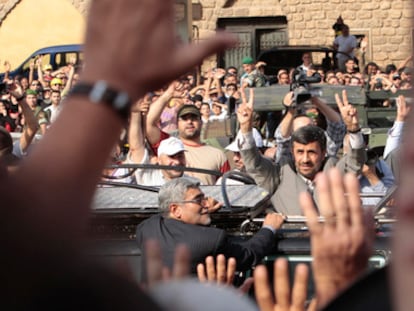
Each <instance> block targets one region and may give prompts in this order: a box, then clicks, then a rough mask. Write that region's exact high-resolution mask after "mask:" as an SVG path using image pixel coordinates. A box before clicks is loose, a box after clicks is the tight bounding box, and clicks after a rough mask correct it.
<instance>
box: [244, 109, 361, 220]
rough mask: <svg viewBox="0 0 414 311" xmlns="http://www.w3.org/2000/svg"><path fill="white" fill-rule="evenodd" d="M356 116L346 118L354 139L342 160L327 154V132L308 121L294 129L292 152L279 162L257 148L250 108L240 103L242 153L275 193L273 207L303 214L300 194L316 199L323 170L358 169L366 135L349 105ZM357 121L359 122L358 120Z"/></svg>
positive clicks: (248, 168)
mask: <svg viewBox="0 0 414 311" xmlns="http://www.w3.org/2000/svg"><path fill="white" fill-rule="evenodd" d="M346 109H348V110H349V114H350V116H351V117H352V119H353V120H354V121H353V122H354V123H352V122H345V124H346V126H347V129H348V133H349V135H350V137H352V138H351V140H352V142H351V143H350V144H351V150H350V152H349V153H348V154H345V155H344V156H343V157H342V158H341V159H340V160H338V159H337V158H336V157H330V156H327V147H326V136H325V132H324V130H323V129H321V128H320V127H318V126H315V125H306V126H302V127H300V128H298V129H297V130H296V131H294V132H293V133H292V147H291V154H292V156H282V157H281V159H280V160H279V162H277V163H274V162H273V161H272V160H270V159H267V158H265V157H263V156H262V155H261V154H260V152H259V151H258V150H257V148H256V146H255V144H254V140H253V134H252V121H251V115H252V111H251V108H249V107H247V106H241V107H240V108H239V111H238V119H239V123H240V133H239V135H238V139H239V141H240V142H242V145H241V155H242V157H243V161H244V164H245V166H246V171H247V173H248V174H250V175H251V176H252V177H253V178H254V180H255V181H256V183H257V184H258V185H259V186H261V187H263V188H264V189H266V190H267V191H268V192H269V193H271V194H273V195H272V198H271V200H272V204H273V206H274V208H275V209H276V210H277V211H278V212H280V213H283V214H285V215H302V214H303V213H302V210H301V208H300V205H299V200H298V197H299V194H300V193H301V192H305V191H308V192H309V193H311V194H312V196H313V199H314V201H315V202H316V205H317V202H318V196H317V194H316V193H315V191H314V184H315V177H316V175H317V174H318V173H319V172H321V171H326V170H328V169H329V168H331V167H334V166H336V167H338V168H339V169H340V171H341V172H342V173H345V172H354V173H358V172H359V171H360V170H361V167H362V165H363V164H364V159H365V150H364V148H363V138H362V134H361V132H360V130H359V126H358V123H357V116H356V111H355V110H354V109H353V108H352V107H351V106H347V108H346ZM355 122H356V123H355Z"/></svg>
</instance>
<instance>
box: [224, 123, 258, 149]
mask: <svg viewBox="0 0 414 311" xmlns="http://www.w3.org/2000/svg"><path fill="white" fill-rule="evenodd" d="M253 139H254V142H255V144H256V147H257V148H262V147H263V138H262V135H260V133H259V131H258V130H257V129H256V128H253ZM225 149H226V150H230V151H233V152H240V148H239V146H238V142H237V137H236V139H235V140H233V142H232V143H231V144H230V145H228V146H227V147H226V148H225Z"/></svg>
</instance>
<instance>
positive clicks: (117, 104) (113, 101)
mask: <svg viewBox="0 0 414 311" xmlns="http://www.w3.org/2000/svg"><path fill="white" fill-rule="evenodd" d="M69 95H82V96H87V97H88V98H89V100H90V101H91V102H93V103H96V104H104V105H106V106H108V107H110V108H111V109H112V110H113V111H115V112H116V114H117V115H119V116H120V117H121V118H122V119H123V120H127V119H128V116H129V112H130V107H131V99H130V98H129V95H128V93H127V92H122V91H118V90H115V89H113V88H111V87H110V86H109V85H108V83H107V82H106V81H102V80H100V81H97V82H95V83H93V84H91V83H86V82H79V83H76V84H75V86H74V87H73V88H72V90H71V91H70V93H69Z"/></svg>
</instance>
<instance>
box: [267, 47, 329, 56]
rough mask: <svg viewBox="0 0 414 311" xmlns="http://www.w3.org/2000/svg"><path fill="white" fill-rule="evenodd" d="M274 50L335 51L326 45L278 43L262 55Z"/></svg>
mask: <svg viewBox="0 0 414 311" xmlns="http://www.w3.org/2000/svg"><path fill="white" fill-rule="evenodd" d="M272 51H303V52H307V51H309V52H331V51H334V49H333V48H332V47H329V46H324V45H278V46H275V47H273V48H270V49H267V50H265V51H263V52H261V53H260V55H262V54H266V53H269V52H272Z"/></svg>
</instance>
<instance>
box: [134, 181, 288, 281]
mask: <svg viewBox="0 0 414 311" xmlns="http://www.w3.org/2000/svg"><path fill="white" fill-rule="evenodd" d="M199 186H200V183H199V182H198V181H197V180H195V179H194V178H189V177H181V178H175V179H173V180H171V181H169V182H168V183H166V184H164V185H163V186H162V187H161V188H160V191H159V193H158V201H159V208H160V210H161V213H160V214H158V215H154V216H152V217H150V218H148V219H147V220H145V221H143V222H142V223H140V224H139V225H138V227H137V234H136V236H137V242H138V245H139V247H140V249H141V250H143V251H144V252H145V247H144V244H145V241H146V240H149V239H154V240H157V241H158V242H159V243H160V246H161V250H162V253H163V255H164V258H163V261H164V265H165V266H167V267H169V268H172V266H173V262H174V250H175V248H176V246H177V245H179V244H184V245H186V246H187V247H188V249H189V251H190V254H191V259H190V261H191V272H192V273H195V272H196V267H197V264H199V263H204V261H205V258H206V257H207V256H214V257H215V256H217V255H218V254H223V255H225V256H226V258H229V257H234V258H235V259H236V261H237V269H238V270H239V271H244V270H247V269H250V268H251V267H252V266H254V265H256V264H259V263H260V261H261V260H262V259H263V257H264V256H265V255H267V254H271V253H272V252H274V242H275V233H276V230H277V229H279V228H280V226H281V225H282V223H283V220H284V218H283V216H282V215H280V214H276V213H270V214H268V215H267V216H266V218H265V220H264V222H263V226H262V228H261V229H260V230H259V231H258V232H257V233H256V234H255V235H254V236H253V237H252V238H250V239H249V240H247V241H243V242H240V241H234V240H232V238H231V237H230V236H228V235H227V234H226V231H225V230H222V229H218V228H214V227H209V225H210V223H211V218H210V215H209V213H210V211H213V210H216V209H217V208H218V207H219V206H220V205H221V204H220V203H218V202H217V201H215V200H213V199H211V198H207V197H206V196H205V195H204V193H203V192H202V191H201V189H200V188H199ZM142 258H144V260H145V256H143V257H142ZM145 266H146V265H142V267H145Z"/></svg>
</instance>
